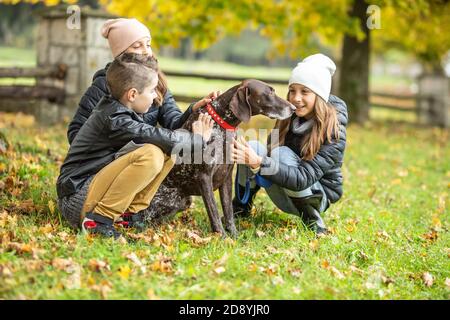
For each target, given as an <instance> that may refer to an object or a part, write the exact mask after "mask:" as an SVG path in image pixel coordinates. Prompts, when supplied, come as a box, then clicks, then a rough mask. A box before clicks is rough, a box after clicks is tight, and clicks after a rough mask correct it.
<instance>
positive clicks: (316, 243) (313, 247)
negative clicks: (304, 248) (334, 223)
mask: <svg viewBox="0 0 450 320" xmlns="http://www.w3.org/2000/svg"><path fill="white" fill-rule="evenodd" d="M309 248H310V249H311V250H312V251H317V249H318V248H319V240H317V239H314V240H312V241H311V242H310V243H309Z"/></svg>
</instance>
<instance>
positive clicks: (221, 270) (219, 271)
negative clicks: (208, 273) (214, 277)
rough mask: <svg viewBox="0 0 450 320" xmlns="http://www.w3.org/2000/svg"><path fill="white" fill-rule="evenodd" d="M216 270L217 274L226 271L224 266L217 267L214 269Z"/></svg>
mask: <svg viewBox="0 0 450 320" xmlns="http://www.w3.org/2000/svg"><path fill="white" fill-rule="evenodd" d="M214 272H215V273H216V274H221V273H224V272H225V268H224V267H217V268H215V269H214Z"/></svg>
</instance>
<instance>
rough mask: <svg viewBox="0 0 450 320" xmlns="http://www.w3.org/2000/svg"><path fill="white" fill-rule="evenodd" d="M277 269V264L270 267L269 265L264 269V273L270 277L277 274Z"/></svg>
mask: <svg viewBox="0 0 450 320" xmlns="http://www.w3.org/2000/svg"><path fill="white" fill-rule="evenodd" d="M278 269H279V266H278V265H277V264H271V265H269V266H268V267H267V268H266V269H265V272H266V273H267V274H268V275H269V276H272V275H275V274H277V272H278Z"/></svg>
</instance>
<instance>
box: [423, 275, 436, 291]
mask: <svg viewBox="0 0 450 320" xmlns="http://www.w3.org/2000/svg"><path fill="white" fill-rule="evenodd" d="M422 280H423V283H424V284H425V285H426V286H427V287H431V286H432V285H433V282H434V278H433V275H432V274H431V273H429V272H424V273H423V274H422Z"/></svg>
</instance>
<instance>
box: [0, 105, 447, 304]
mask: <svg viewBox="0 0 450 320" xmlns="http://www.w3.org/2000/svg"><path fill="white" fill-rule="evenodd" d="M373 116H374V117H375V118H376V119H378V120H375V121H373V122H372V123H370V124H368V125H367V126H365V127H359V126H350V128H349V130H348V145H347V150H346V155H345V164H344V167H343V172H344V175H345V195H344V197H343V198H342V200H341V201H339V202H338V203H337V204H335V205H332V206H331V208H330V209H329V210H328V211H327V212H326V213H325V221H326V223H327V224H328V226H329V227H330V229H331V230H332V234H331V235H329V236H327V237H325V238H321V239H314V236H313V234H312V233H311V232H310V231H308V230H306V229H305V228H304V226H303V225H302V223H301V222H300V219H299V218H297V217H295V216H291V215H288V214H285V213H282V212H280V211H279V210H278V209H276V208H275V207H274V206H273V204H272V203H271V202H270V201H269V199H268V197H267V195H266V194H265V192H264V191H262V192H260V194H259V195H258V197H257V200H256V208H255V210H254V211H253V213H252V218H250V219H243V220H239V221H238V222H237V225H238V229H239V231H240V235H239V237H238V239H236V240H231V239H226V240H222V239H220V238H218V237H216V236H215V235H213V234H211V233H210V226H209V221H208V218H207V216H206V211H205V209H204V207H203V203H202V201H201V199H200V198H196V199H195V207H194V208H192V209H189V210H188V211H186V212H180V213H179V214H178V215H177V216H176V217H175V219H174V220H172V221H170V223H167V224H165V225H163V226H161V227H158V228H156V229H149V230H147V231H146V232H143V233H136V232H134V231H128V232H127V233H126V237H127V239H128V242H127V243H118V242H113V241H112V240H104V239H100V238H96V237H91V236H85V235H82V234H78V233H77V232H75V231H73V230H71V229H70V228H69V227H67V225H66V224H65V223H64V221H62V219H61V216H60V214H59V212H58V209H57V206H56V192H55V181H56V178H57V176H58V170H59V166H60V165H61V162H62V160H63V157H64V156H65V152H66V150H67V147H68V146H67V143H66V138H65V126H64V125H61V126H55V127H47V128H42V127H38V126H37V125H35V124H34V123H33V118H31V117H29V116H25V115H20V114H18V115H17V114H16V115H12V114H5V113H0V129H1V131H2V132H3V133H5V134H6V136H7V137H8V139H9V141H10V144H11V147H10V149H9V150H8V151H7V152H6V153H3V154H0V190H1V193H0V298H3V299H18V298H20V299H22V298H23V299H158V298H160V299H219V298H220V299H448V298H449V293H450V291H449V290H450V241H449V233H448V228H449V219H448V218H449V216H448V203H449V199H448V193H449V188H450V184H449V180H450V163H449V160H448V159H450V148H449V146H448V140H449V132H448V131H445V130H442V129H437V128H422V127H417V126H413V125H411V124H408V123H400V122H386V121H384V120H383V121H382V119H383V117H384V115H383V114H374V115H373ZM252 124H253V125H255V124H256V122H253V123H252ZM252 124H251V125H252ZM257 124H258V125H262V126H269V125H270V124H268V123H266V122H263V121H262V120H261V119H259V120H258V123H257Z"/></svg>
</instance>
